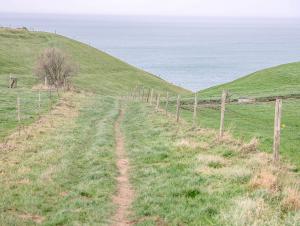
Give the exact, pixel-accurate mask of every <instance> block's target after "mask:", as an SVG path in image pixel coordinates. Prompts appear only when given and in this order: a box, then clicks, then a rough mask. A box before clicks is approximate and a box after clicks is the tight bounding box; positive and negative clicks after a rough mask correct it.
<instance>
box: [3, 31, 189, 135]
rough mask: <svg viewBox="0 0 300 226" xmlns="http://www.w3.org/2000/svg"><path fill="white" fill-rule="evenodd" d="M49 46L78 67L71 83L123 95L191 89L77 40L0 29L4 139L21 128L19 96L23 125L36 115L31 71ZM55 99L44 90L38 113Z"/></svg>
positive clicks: (49, 105) (184, 91) (105, 92)
mask: <svg viewBox="0 0 300 226" xmlns="http://www.w3.org/2000/svg"><path fill="white" fill-rule="evenodd" d="M49 47H56V48H60V49H62V50H64V51H65V52H66V53H67V54H69V55H70V56H71V58H72V59H73V61H74V62H75V63H76V64H78V65H79V68H80V70H79V74H78V75H77V76H76V77H75V78H74V79H73V85H74V86H75V87H76V88H77V89H79V90H85V91H88V92H93V93H97V94H100V95H113V96H119V95H124V94H125V93H127V92H129V91H131V90H132V89H133V88H134V87H135V86H137V85H144V86H145V87H148V88H150V87H153V88H155V89H156V90H169V91H170V92H173V93H177V92H179V93H189V91H187V90H184V89H182V88H180V87H176V86H174V85H172V84H170V83H167V82H166V81H164V80H162V79H160V78H158V77H156V76H154V75H151V74H149V73H147V72H144V71H142V70H140V69H137V68H135V67H133V66H130V65H128V64H126V63H124V62H122V61H120V60H118V59H116V58H114V57H112V56H110V55H108V54H106V53H104V52H101V51H99V50H97V49H95V48H93V47H91V46H88V45H86V44H83V43H80V42H78V41H75V40H72V39H69V38H66V37H63V36H59V35H55V34H50V33H45V32H29V31H26V30H16V29H5V28H0V140H2V139H3V138H4V137H5V136H7V135H8V134H10V133H12V132H13V131H15V130H16V129H17V126H18V123H17V120H16V119H17V118H16V99H17V96H19V97H20V98H21V116H22V125H28V124H30V123H31V122H33V121H34V120H36V119H37V116H38V114H37V113H38V103H37V100H38V93H37V92H36V91H32V87H33V86H34V85H35V84H37V83H38V82H39V81H37V79H35V77H34V75H33V68H34V65H35V62H36V60H37V58H38V56H39V54H40V53H41V52H42V51H43V50H44V49H45V48H49ZM10 74H12V75H13V76H15V77H17V78H18V88H17V89H14V90H11V89H8V88H7V87H8V78H9V75H10ZM55 100H56V97H55V96H54V97H53V99H52V100H51V102H50V100H49V98H48V97H47V92H42V105H41V106H42V108H41V111H40V113H46V112H47V111H48V110H49V109H50V108H51V104H53V103H55ZM49 102H50V103H49Z"/></svg>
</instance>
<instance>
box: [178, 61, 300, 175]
mask: <svg viewBox="0 0 300 226" xmlns="http://www.w3.org/2000/svg"><path fill="white" fill-rule="evenodd" d="M223 89H227V90H228V91H229V93H230V98H236V97H241V96H248V97H249V96H250V97H266V96H276V95H292V94H300V91H299V90H300V63H291V64H286V65H280V66H278V67H273V68H269V69H265V70H262V71H259V72H256V73H253V74H250V75H248V76H246V77H243V78H240V79H237V80H235V81H232V82H230V83H226V84H223V85H219V86H216V87H212V88H209V89H206V90H203V91H200V92H199V93H198V99H199V100H201V99H202V98H203V99H210V98H213V99H214V98H220V96H221V92H222V90H223ZM187 100H189V101H187V103H188V102H190V103H192V102H193V100H191V98H187ZM190 105H191V104H190ZM173 111H174V107H173ZM191 111H192V106H189V110H182V115H183V116H184V118H185V119H187V120H189V121H191V120H192V112H191ZM198 111H199V112H198V117H197V123H198V124H199V125H201V126H203V127H208V128H215V129H218V128H219V123H220V108H219V107H213V108H211V107H203V106H200V107H199V109H198ZM299 111H300V101H299V100H297V99H287V100H283V115H282V135H281V137H282V140H281V153H282V155H283V157H284V158H287V159H289V160H290V161H292V162H293V163H294V164H296V166H297V168H298V169H300V155H299V138H300V131H299V127H300V124H299V120H298V117H299ZM273 120H274V102H270V103H256V104H250V105H245V104H243V105H236V104H227V111H226V113H225V128H226V130H229V131H230V132H231V133H232V134H233V135H234V136H235V137H237V138H241V139H245V140H246V141H248V140H250V139H251V138H253V137H256V138H258V139H259V141H260V143H261V145H260V149H261V150H264V151H269V152H271V151H272V143H273V124H274V121H273Z"/></svg>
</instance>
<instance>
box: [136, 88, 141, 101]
mask: <svg viewBox="0 0 300 226" xmlns="http://www.w3.org/2000/svg"><path fill="white" fill-rule="evenodd" d="M140 99H141V87H138V95H137V100H138V101H139V100H140Z"/></svg>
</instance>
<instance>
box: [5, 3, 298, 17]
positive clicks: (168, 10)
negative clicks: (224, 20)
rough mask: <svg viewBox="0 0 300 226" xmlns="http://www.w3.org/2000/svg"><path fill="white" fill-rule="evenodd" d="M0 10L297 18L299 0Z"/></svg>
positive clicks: (17, 6) (29, 6)
mask: <svg viewBox="0 0 300 226" xmlns="http://www.w3.org/2000/svg"><path fill="white" fill-rule="evenodd" d="M0 1H1V3H0V12H34V13H82V14H134V15H136V14H138V15H139V14H141V15H189V16H245V17H300V0H0Z"/></svg>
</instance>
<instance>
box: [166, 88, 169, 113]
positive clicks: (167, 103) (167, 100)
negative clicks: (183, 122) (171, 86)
mask: <svg viewBox="0 0 300 226" xmlns="http://www.w3.org/2000/svg"><path fill="white" fill-rule="evenodd" d="M168 105H169V92H167V99H166V116H168Z"/></svg>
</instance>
